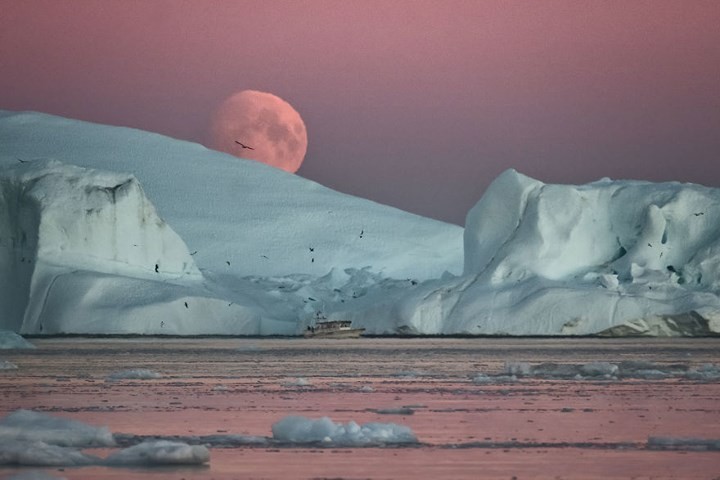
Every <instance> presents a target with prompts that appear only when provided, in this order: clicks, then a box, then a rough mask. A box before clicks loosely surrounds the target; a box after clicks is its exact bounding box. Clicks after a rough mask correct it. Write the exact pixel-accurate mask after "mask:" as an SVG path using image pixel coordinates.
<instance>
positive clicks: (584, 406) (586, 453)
mask: <svg viewBox="0 0 720 480" xmlns="http://www.w3.org/2000/svg"><path fill="white" fill-rule="evenodd" d="M33 342H34V343H36V345H37V346H38V350H33V351H8V352H7V353H6V352H3V360H6V361H9V362H12V363H13V364H15V365H17V366H18V367H19V368H18V369H17V370H11V371H7V372H3V373H2V374H0V392H2V399H3V400H2V403H1V404H0V409H2V411H3V412H8V411H12V410H15V409H17V408H30V409H38V410H41V411H48V412H52V413H53V414H56V415H60V416H63V417H66V418H72V419H77V420H81V421H84V422H87V423H92V424H95V425H106V426H108V427H109V428H110V429H111V431H113V432H122V433H126V434H132V435H163V436H178V435H179V436H183V437H184V438H190V437H193V436H203V435H204V436H213V435H214V436H216V437H215V438H220V439H221V438H222V437H223V436H227V435H233V434H235V435H239V436H247V437H248V438H252V437H257V438H269V437H271V431H270V427H271V425H272V424H273V423H275V422H277V421H278V420H280V419H282V418H284V417H286V416H288V415H301V416H305V417H310V418H319V417H322V416H329V417H331V418H332V419H333V420H334V421H335V422H342V423H347V422H349V421H355V422H358V423H360V424H363V423H367V422H381V423H385V422H388V421H390V422H393V423H398V424H401V425H407V426H408V427H410V428H411V429H412V431H413V432H414V433H415V434H416V435H417V437H418V439H419V441H420V442H422V444H423V445H424V446H422V447H413V448H405V449H378V448H372V449H347V450H339V451H337V452H333V453H332V454H330V453H329V452H328V451H323V450H322V449H320V450H318V449H316V448H309V449H303V448H293V449H288V448H286V447H282V448H279V449H277V448H276V449H268V448H265V447H260V446H257V445H256V446H252V445H249V446H248V445H245V446H243V447H238V446H235V447H232V448H220V447H219V446H216V447H213V448H212V455H211V466H210V468H209V469H208V470H207V471H204V470H200V471H198V472H195V471H193V474H192V475H191V476H192V478H211V477H212V476H213V475H214V476H215V477H214V478H231V477H232V475H233V474H236V473H237V472H239V471H242V472H243V474H247V475H248V476H253V475H254V476H256V477H263V478H284V477H283V473H284V474H285V476H287V474H288V470H287V468H288V467H287V466H286V465H293V464H294V465H303V470H302V472H301V473H302V476H303V477H308V478H312V477H322V476H326V477H327V476H338V477H339V476H346V477H352V478H360V477H362V478H364V477H368V476H371V477H373V478H378V477H382V478H437V477H438V476H443V477H445V478H448V477H452V478H478V472H481V473H483V474H485V475H488V476H492V475H493V474H496V476H504V477H506V478H510V477H511V476H512V475H515V476H517V477H518V478H523V476H533V475H537V473H538V472H542V474H547V475H548V476H553V475H555V476H565V477H567V478H572V477H573V473H577V472H580V471H582V472H583V473H584V474H585V475H587V476H589V477H593V476H601V475H600V474H601V473H603V474H606V473H608V472H612V471H613V469H615V470H614V471H616V472H617V475H620V476H632V475H633V474H634V475H640V476H651V475H656V476H662V475H664V474H666V472H668V471H671V472H674V473H673V474H674V475H676V476H677V478H688V477H693V476H695V477H702V475H703V473H704V472H708V471H714V470H713V468H714V467H716V466H717V453H713V452H695V451H692V450H690V451H683V452H674V451H670V452H668V451H652V450H647V449H639V448H627V449H626V450H617V449H615V448H613V447H612V446H613V445H620V444H630V445H646V444H647V442H648V438H649V437H667V436H671V437H674V438H681V437H687V438H710V439H712V438H716V437H717V433H716V429H715V428H714V426H715V425H716V418H717V413H716V412H717V400H716V399H717V397H718V395H719V394H720V385H719V384H718V381H717V379H713V377H712V375H713V372H714V370H713V369H712V368H711V367H706V366H703V365H705V364H712V363H713V362H716V360H715V359H716V352H717V347H718V346H719V345H718V344H719V343H720V342H719V341H718V340H716V339H694V340H684V339H672V340H648V339H643V340H642V341H641V342H639V343H633V341H631V340H623V341H617V342H616V341H608V340H603V341H594V340H588V339H582V340H577V341H576V340H546V339H533V340H522V339H503V340H488V339H482V340H478V339H448V340H442V341H438V340H436V339H435V340H420V339H414V340H412V341H407V340H405V341H403V340H397V339H361V340H351V341H338V342H337V343H331V342H326V343H323V344H322V347H321V348H319V347H317V346H316V345H313V344H312V343H308V342H303V341H296V340H279V339H268V340H264V339H257V340H253V343H252V345H256V346H257V347H258V348H257V349H248V350H247V351H238V341H237V340H236V339H203V340H199V339H172V340H162V341H158V340H157V339H154V340H153V341H149V340H147V339H138V341H134V340H128V339H125V340H122V341H112V340H107V339H79V338H73V339H34V340H33ZM639 352H640V353H642V355H641V354H640V353H639ZM686 353H692V355H690V356H688V355H686ZM628 359H643V361H645V362H646V363H636V364H634V366H635V367H637V369H638V370H641V367H647V366H648V365H652V366H653V368H655V367H657V368H658V369H661V370H663V369H664V371H667V370H668V368H669V366H670V365H673V364H677V365H684V366H685V367H683V368H685V369H686V371H687V375H685V376H682V377H681V376H673V377H672V378H669V379H657V380H656V379H652V378H650V379H648V378H640V377H632V378H631V377H629V378H622V377H620V378H618V379H617V380H612V381H608V380H607V379H603V378H597V379H580V380H575V379H574V378H560V379H558V378H539V377H533V376H532V375H530V376H518V377H517V379H516V381H499V382H492V381H478V382H474V381H473V379H474V378H481V377H480V375H481V374H482V375H484V376H485V377H487V378H495V377H496V376H497V378H500V377H499V376H501V375H503V374H505V371H506V362H508V361H509V362H525V363H527V364H528V365H531V366H532V365H540V364H543V363H552V362H556V363H562V364H565V365H587V364H591V365H592V367H588V368H587V369H586V370H588V371H598V372H601V373H602V372H604V371H605V370H607V371H608V372H610V370H611V369H612V367H609V366H608V365H604V364H596V365H593V364H592V362H609V363H611V364H618V365H621V361H624V360H628ZM648 362H649V363H648ZM131 366H132V367H134V366H139V367H142V368H147V369H149V370H153V371H161V372H163V378H159V379H155V380H151V381H136V380H131V381H123V382H118V383H106V382H105V381H104V378H105V375H107V373H108V372H111V371H118V370H122V369H124V368H126V367H131ZM573 368H574V367H573ZM578 368H579V367H578ZM530 371H531V372H532V369H531V370H530ZM558 371H559V370H558ZM562 371H564V370H562ZM298 372H302V375H303V376H302V378H304V379H305V380H306V381H307V382H309V383H311V384H312V388H288V387H286V386H283V385H282V383H283V381H285V380H287V379H296V378H298V376H297V374H298ZM398 372H421V373H422V375H421V376H415V377H413V376H403V377H399V376H396V375H397V374H398ZM620 372H622V365H621V366H620ZM611 373H612V372H611ZM482 378H484V377H482ZM57 380H60V381H57ZM421 407H422V408H421ZM404 408H407V409H409V410H412V411H413V413H412V414H410V413H409V412H408V411H407V410H403V409H404ZM381 412H382V413H381ZM218 441H220V440H218ZM585 444H588V445H595V447H593V448H591V449H588V448H585V447H583V445H585ZM453 445H454V446H460V447H463V446H464V447H467V448H457V449H453V448H450V447H451V446H453ZM533 445H544V447H542V448H541V447H539V446H533ZM553 445H555V446H553ZM560 445H564V446H565V447H564V448H560V447H559V446H560ZM601 445H605V447H602V448H601V447H600V446H601ZM272 450H274V451H272ZM504 450H507V451H504ZM703 469H704V470H703ZM196 473H197V475H196ZM223 473H224V474H225V475H226V477H223V476H222V475H223ZM292 473H297V472H296V471H293V472H292ZM329 473H332V475H329ZM76 474H77V475H76ZM101 474H106V475H110V474H109V473H108V471H106V470H103V468H102V467H88V468H82V469H79V470H75V471H73V475H72V478H74V479H75V478H100V477H99V476H98V477H95V476H93V475H101ZM134 475H135V473H134ZM138 475H139V476H137V477H135V476H134V477H133V478H142V477H143V475H144V473H138ZM153 478H155V477H153ZM167 478H177V475H175V476H168V477H167Z"/></svg>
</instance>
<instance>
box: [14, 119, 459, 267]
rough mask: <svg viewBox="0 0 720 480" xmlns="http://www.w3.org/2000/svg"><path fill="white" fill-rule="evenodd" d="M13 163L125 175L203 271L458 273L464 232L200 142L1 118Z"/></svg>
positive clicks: (94, 126)
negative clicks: (44, 162)
mask: <svg viewBox="0 0 720 480" xmlns="http://www.w3.org/2000/svg"><path fill="white" fill-rule="evenodd" d="M18 159H21V160H24V161H30V162H33V161H37V160H38V159H55V160H59V161H60V162H62V163H65V164H69V165H77V166H80V167H85V168H94V169H99V170H105V171H111V172H122V173H130V174H133V175H134V176H135V177H136V178H137V179H138V180H139V182H140V184H141V185H142V187H143V189H144V190H145V192H146V194H147V197H148V199H149V200H150V202H152V203H153V204H154V205H155V207H156V208H157V210H158V213H159V216H160V217H161V218H162V219H163V220H165V221H166V222H167V223H168V224H169V225H170V226H171V227H172V228H173V229H174V230H175V231H176V232H177V234H178V235H179V236H180V238H182V239H183V240H184V242H185V243H186V244H187V246H188V248H189V250H190V252H195V251H196V252H197V253H196V254H195V255H194V256H193V258H194V260H195V262H196V264H197V266H198V268H199V269H200V270H202V271H212V272H215V273H217V274H218V275H231V276H235V277H242V276H247V275H263V276H273V275H288V274H311V275H324V274H326V273H327V272H328V271H329V270H330V269H332V268H363V267H366V266H372V268H373V270H375V271H378V272H382V273H383V275H385V276H388V277H395V278H406V277H418V278H422V279H426V278H433V277H437V276H439V275H441V274H442V273H443V272H444V271H445V270H449V271H451V272H453V273H460V272H461V270H462V235H463V230H462V228H460V227H457V226H454V225H450V224H446V223H442V222H438V221H434V220H430V219H427V218H423V217H419V216H416V215H412V214H409V213H407V212H403V211H401V210H398V209H395V208H391V207H387V206H383V205H380V204H377V203H374V202H371V201H369V200H364V199H360V198H357V197H353V196H350V195H344V194H341V193H338V192H335V191H333V190H330V189H328V188H325V187H323V186H321V185H319V184H317V183H314V182H311V181H309V180H306V179H303V178H301V177H299V176H296V175H292V174H289V173H286V172H283V171H281V170H279V169H276V168H273V167H269V166H267V165H263V164H261V163H259V162H254V161H245V160H239V159H237V158H235V157H233V156H230V155H227V154H224V153H220V152H217V151H213V150H209V149H207V148H205V147H203V146H202V145H199V144H195V143H190V142H185V141H180V140H175V139H171V138H168V137H165V136H162V135H158V134H153V133H148V132H143V131H140V130H133V129H129V128H121V127H113V126H105V125H98V124H93V123H87V122H81V121H77V120H71V119H66V118H62V117H57V116H52V115H46V114H41V113H31V112H22V113H16V112H10V111H2V110H0V167H2V166H6V167H7V166H9V165H17V164H18V163H19V162H18ZM311 248H312V249H313V251H311V250H310V249H311Z"/></svg>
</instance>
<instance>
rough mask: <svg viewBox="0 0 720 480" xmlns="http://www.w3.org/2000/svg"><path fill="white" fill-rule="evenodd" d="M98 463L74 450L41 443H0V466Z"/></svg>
mask: <svg viewBox="0 0 720 480" xmlns="http://www.w3.org/2000/svg"><path fill="white" fill-rule="evenodd" d="M99 461H100V459H99V458H97V457H93V456H91V455H86V454H84V453H82V452H81V451H79V450H77V449H76V448H70V447H61V446H59V445H52V444H48V443H45V442H41V441H22V440H20V441H17V440H15V441H13V442H4V441H3V442H0V465H26V466H34V467H40V466H43V467H67V466H78V465H92V464H97V463H99Z"/></svg>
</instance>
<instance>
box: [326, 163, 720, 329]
mask: <svg viewBox="0 0 720 480" xmlns="http://www.w3.org/2000/svg"><path fill="white" fill-rule="evenodd" d="M464 244H465V264H464V274H463V275H462V276H459V277H451V278H448V279H446V280H435V281H428V282H425V283H423V284H421V285H419V286H417V287H416V288H414V289H413V290H412V291H403V292H400V293H393V292H387V291H386V292H378V293H377V294H376V295H368V296H367V297H366V298H364V299H363V302H364V304H365V305H364V306H365V308H364V309H362V308H356V309H355V310H354V311H350V310H347V309H342V308H340V309H338V310H337V311H336V312H334V313H333V316H338V317H351V318H352V319H353V320H357V321H358V323H362V324H363V326H365V327H366V328H367V329H368V330H369V331H370V332H372V333H393V332H401V333H415V334H428V333H431V334H454V333H468V334H509V335H557V334H564V335H574V334H594V333H604V334H607V335H627V334H652V335H704V334H705V335H706V334H709V333H713V332H715V333H717V332H720V297H718V292H719V291H720V268H718V267H720V190H718V189H713V188H708V187H703V186H699V185H692V184H680V183H659V184H658V183H649V182H641V181H610V180H601V181H599V182H595V183H591V184H588V185H581V186H573V185H546V184H544V183H542V182H539V181H537V180H533V179H531V178H529V177H526V176H524V175H521V174H519V173H517V172H516V171H514V170H509V171H506V172H505V173H503V174H502V175H501V176H500V177H499V178H498V179H496V180H495V181H494V182H493V183H492V185H491V186H490V187H489V188H488V190H487V192H486V193H485V195H484V196H483V197H482V199H481V200H480V201H479V202H478V203H477V204H476V205H475V207H473V209H472V210H471V211H470V212H469V213H468V216H467V222H466V228H465V241H464ZM383 293H385V295H383ZM388 293H389V294H388ZM362 319H372V320H365V321H363V320H362Z"/></svg>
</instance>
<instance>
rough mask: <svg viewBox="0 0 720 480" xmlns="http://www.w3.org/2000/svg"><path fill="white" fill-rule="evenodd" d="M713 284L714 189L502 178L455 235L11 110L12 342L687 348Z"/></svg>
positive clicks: (199, 154) (709, 307) (716, 325)
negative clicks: (214, 337) (286, 339)
mask: <svg viewBox="0 0 720 480" xmlns="http://www.w3.org/2000/svg"><path fill="white" fill-rule="evenodd" d="M128 172H131V173H128ZM718 292H720V189H713V188H708V187H703V186H699V185H693V184H680V183H675V182H669V183H650V182H642V181H622V180H618V181H611V180H609V179H603V180H600V181H597V182H594V183H590V184H587V185H547V184H544V183H542V182H540V181H538V180H535V179H532V178H529V177H526V176H524V175H522V174H520V173H518V172H516V171H514V170H508V171H506V172H504V173H503V174H501V175H500V176H499V177H498V178H497V179H496V180H495V181H494V182H493V183H492V184H491V185H490V187H489V188H488V189H487V191H486V192H485V194H484V195H483V196H482V198H481V199H480V200H479V201H478V203H477V204H476V205H475V206H474V207H473V208H472V209H471V210H470V211H469V213H468V215H467V220H466V227H465V229H464V231H463V229H461V228H459V227H457V226H453V225H449V224H445V223H442V222H437V221H434V220H430V219H426V218H422V217H418V216H415V215H411V214H409V213H406V212H402V211H399V210H397V209H393V208H390V207H386V206H382V205H378V204H376V203H373V202H370V201H367V200H362V199H359V198H355V197H351V196H349V195H343V194H340V193H338V192H334V191H332V190H329V189H327V188H325V187H322V186H320V185H318V184H316V183H314V182H311V181H308V180H305V179H303V178H301V177H299V176H296V175H291V174H288V173H286V172H283V171H280V170H278V169H274V168H272V167H269V166H266V165H262V164H260V163H258V162H253V161H244V160H240V159H237V158H235V157H232V156H230V155H226V154H223V153H220V152H215V151H212V150H208V149H206V148H204V147H202V146H200V145H197V144H193V143H188V142H182V141H178V140H174V139H170V138H167V137H163V136H161V135H155V134H151V133H147V132H142V131H138V130H132V129H127V128H119V127H110V126H102V125H96V124H91V123H85V122H79V121H75V120H69V119H63V118H60V117H54V116H50V115H43V114H37V113H14V112H2V111H0V311H2V312H3V317H2V318H0V328H3V329H7V330H12V331H15V332H18V333H29V334H55V333H85V334H95V333H99V334H124V333H134V334H168V335H195V334H230V335H273V334H280V335H291V334H299V333H302V332H303V331H304V330H305V329H306V327H307V326H308V325H310V324H312V323H313V322H315V321H317V320H318V319H319V318H328V319H330V320H339V319H341V320H351V321H352V322H353V325H354V326H355V327H362V328H365V330H366V333H368V334H392V335H396V334H401V335H413V334H490V335H587V334H600V335H605V336H627V335H653V336H679V335H688V336H692V335H709V334H714V333H720V296H719V295H718ZM580 374H581V375H589V373H588V372H585V373H582V372H580ZM602 375H610V376H612V375H613V374H612V373H609V372H605V373H603V374H602Z"/></svg>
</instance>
